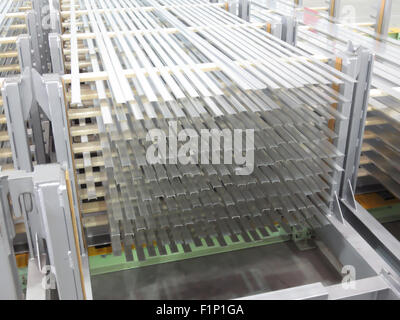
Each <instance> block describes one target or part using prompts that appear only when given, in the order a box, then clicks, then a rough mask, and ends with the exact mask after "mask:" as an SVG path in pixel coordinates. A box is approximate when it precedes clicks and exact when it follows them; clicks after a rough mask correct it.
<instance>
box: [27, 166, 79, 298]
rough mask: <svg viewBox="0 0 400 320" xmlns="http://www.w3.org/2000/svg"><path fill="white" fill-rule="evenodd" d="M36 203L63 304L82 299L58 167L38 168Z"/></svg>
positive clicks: (64, 187) (73, 233) (76, 250)
mask: <svg viewBox="0 0 400 320" xmlns="http://www.w3.org/2000/svg"><path fill="white" fill-rule="evenodd" d="M33 183H34V188H35V199H36V204H37V206H38V211H39V212H40V215H41V218H42V219H43V225H44V232H45V235H46V243H47V249H48V255H49V259H50V264H51V267H52V271H53V273H54V274H55V277H56V282H57V291H58V295H59V297H60V299H62V300H65V299H67V300H82V299H84V298H85V294H84V286H83V275H81V273H82V272H83V270H82V265H81V263H80V260H79V247H78V248H77V247H76V245H75V244H76V241H75V237H77V236H78V235H77V232H76V230H74V228H73V221H72V216H71V208H70V206H69V203H70V202H69V197H68V190H67V184H66V180H65V177H64V171H63V170H61V168H60V166H59V165H47V166H38V167H36V168H35V174H34V177H33Z"/></svg>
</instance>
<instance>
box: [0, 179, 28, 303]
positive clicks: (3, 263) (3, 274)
mask: <svg viewBox="0 0 400 320" xmlns="http://www.w3.org/2000/svg"><path fill="white" fill-rule="evenodd" d="M11 217H12V215H11V212H10V207H9V201H8V183H7V177H6V176H0V300H17V299H19V300H21V299H23V293H22V286H21V283H20V280H19V276H18V269H17V263H16V259H15V253H14V245H13V240H14V237H15V229H14V223H13V221H12V218H11Z"/></svg>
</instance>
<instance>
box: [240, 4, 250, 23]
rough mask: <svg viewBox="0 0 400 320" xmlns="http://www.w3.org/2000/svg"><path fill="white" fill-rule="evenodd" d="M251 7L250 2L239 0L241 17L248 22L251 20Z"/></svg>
mask: <svg viewBox="0 0 400 320" xmlns="http://www.w3.org/2000/svg"><path fill="white" fill-rule="evenodd" d="M250 5H251V2H250V1H249V0H239V17H240V18H242V19H243V20H246V21H247V22H248V21H249V20H250Z"/></svg>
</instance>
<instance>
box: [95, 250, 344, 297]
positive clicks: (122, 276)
mask: <svg viewBox="0 0 400 320" xmlns="http://www.w3.org/2000/svg"><path fill="white" fill-rule="evenodd" d="M340 281H341V277H340V275H339V274H338V273H337V272H336V271H335V269H334V268H333V267H332V266H331V265H330V263H329V262H328V260H327V259H326V258H325V257H324V256H323V255H322V253H321V252H320V251H319V250H318V249H311V250H307V251H300V250H299V249H298V248H297V247H296V245H295V244H294V243H293V242H284V243H279V244H273V245H267V246H264V247H258V248H251V249H245V250H240V251H235V252H229V253H224V254H218V255H212V256H206V257H201V258H196V259H189V260H184V261H179V262H173V263H167V264H162V265H155V266H150V267H143V268H140V269H131V270H127V271H120V272H115V273H109V274H104V275H98V276H93V277H92V288H93V297H94V299H167V300H168V299H232V298H238V297H243V296H247V295H253V294H257V293H261V292H268V291H273V290H280V289H285V288H289V287H294V286H301V285H306V284H311V283H315V282H322V283H323V284H324V285H331V284H335V283H340Z"/></svg>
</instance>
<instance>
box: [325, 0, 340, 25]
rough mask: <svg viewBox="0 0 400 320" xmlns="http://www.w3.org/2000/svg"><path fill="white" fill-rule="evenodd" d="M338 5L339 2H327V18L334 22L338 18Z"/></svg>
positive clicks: (334, 0)
mask: <svg viewBox="0 0 400 320" xmlns="http://www.w3.org/2000/svg"><path fill="white" fill-rule="evenodd" d="M340 5H341V0H329V12H328V13H329V17H330V18H331V20H333V21H336V20H337V19H339V18H340Z"/></svg>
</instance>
